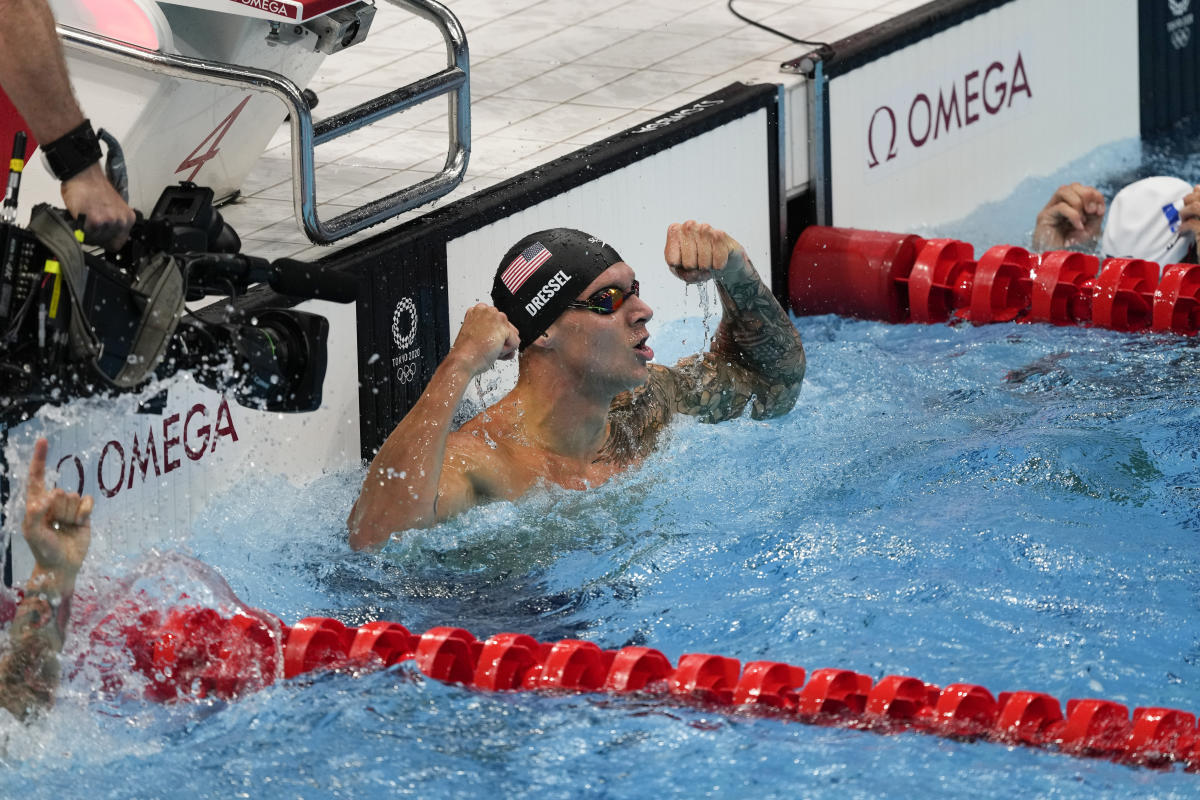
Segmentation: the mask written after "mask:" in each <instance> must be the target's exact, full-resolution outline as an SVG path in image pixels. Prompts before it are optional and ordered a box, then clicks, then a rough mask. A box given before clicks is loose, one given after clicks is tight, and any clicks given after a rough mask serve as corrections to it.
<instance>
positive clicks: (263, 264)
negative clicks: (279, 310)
mask: <svg viewBox="0 0 1200 800" xmlns="http://www.w3.org/2000/svg"><path fill="white" fill-rule="evenodd" d="M176 258H177V259H178V260H179V261H180V263H181V264H182V265H183V267H184V270H185V271H186V273H187V276H188V283H189V285H197V286H202V287H206V288H207V287H213V288H214V289H215V290H216V292H217V293H222V294H223V293H224V292H225V286H226V285H227V284H229V283H232V284H233V285H234V286H237V287H239V288H240V289H243V290H244V289H246V288H247V287H249V286H250V284H252V283H265V284H267V285H268V286H270V287H271V288H272V289H274V290H275V291H276V292H279V293H280V294H286V295H291V296H293V297H303V298H306V299H316V300H330V301H332V302H335V303H353V302H355V301H356V300H358V288H359V281H358V278H357V277H355V276H353V275H347V274H346V273H344V272H339V271H336V270H332V269H329V268H328V267H323V266H321V265H320V264H313V263H309V262H305V261H296V260H295V259H291V258H281V259H278V260H276V261H274V262H271V261H267V260H266V259H265V258H258V257H256V256H248V255H245V254H243V253H184V254H178V255H176Z"/></svg>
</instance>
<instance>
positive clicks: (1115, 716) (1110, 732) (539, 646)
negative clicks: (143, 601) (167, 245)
mask: <svg viewBox="0 0 1200 800" xmlns="http://www.w3.org/2000/svg"><path fill="white" fill-rule="evenodd" d="M1139 269H1141V268H1139ZM1000 272H1001V270H999V269H998V270H995V272H994V274H996V275H999V274H1000ZM1145 275H1146V273H1144V272H1139V273H1138V274H1137V275H1135V276H1132V277H1131V278H1130V280H1131V281H1132V282H1133V283H1132V284H1128V285H1132V286H1133V288H1132V289H1130V291H1140V290H1139V289H1138V288H1137V285H1138V284H1137V281H1138V280H1140V279H1141V278H1144V277H1145ZM994 287H995V284H993V288H994ZM989 291H991V290H989ZM1004 291H1005V292H1011V291H1014V288H1013V287H1012V285H1011V284H1010V286H1009V287H1007V288H1005V289H1004ZM1015 291H1018V292H1019V291H1023V290H1022V289H1021V288H1020V287H1017V288H1016V289H1015ZM1010 296H1011V295H1010ZM1125 313H1132V312H1131V311H1129V310H1127V311H1126V312H1125ZM124 618H125V619H131V620H133V622H131V623H126V624H123V625H122V624H114V620H115V619H116V617H115V615H113V616H110V617H109V618H108V619H106V620H105V622H104V623H102V624H101V625H100V626H98V627H97V629H96V630H95V631H94V632H93V634H92V638H93V640H98V641H102V642H104V643H107V644H109V645H115V644H123V645H124V646H125V647H126V648H127V649H128V650H129V651H130V652H131V654H132V656H133V663H134V666H135V669H136V670H137V671H139V672H141V673H142V674H143V675H145V676H146V678H147V679H148V680H147V683H146V686H145V694H146V696H147V697H148V698H151V699H154V700H158V701H169V700H175V699H179V698H183V697H199V698H204V697H218V698H223V699H231V698H234V697H237V696H239V695H242V694H245V693H247V692H250V691H255V690H258V689H261V688H263V687H265V686H267V685H270V684H271V683H273V682H274V681H276V680H278V679H282V678H292V677H295V676H297V675H301V674H304V673H307V672H312V671H314V670H320V669H339V670H350V671H356V670H365V669H378V668H380V667H386V666H391V665H393V664H396V663H398V662H401V661H407V660H411V661H413V662H414V664H415V666H416V667H417V669H419V670H420V671H421V672H423V673H424V674H425V675H427V676H429V677H430V678H434V679H436V680H439V681H444V682H446V683H453V684H459V685H462V686H467V687H471V688H475V689H482V690H488V691H517V690H531V689H540V690H552V691H574V692H600V691H604V692H614V693H626V692H642V693H648V694H657V695H661V696H664V697H668V698H674V699H677V700H680V701H690V702H701V703H704V704H707V705H709V706H716V707H725V708H729V709H736V708H747V709H749V708H761V709H763V710H764V711H767V712H769V713H770V714H772V715H773V716H776V717H777V718H792V719H796V720H798V721H801V722H807V723H812V724H827V725H842V726H847V727H853V728H857V729H862V730H871V731H878V732H881V733H890V732H899V731H919V732H923V733H929V734H934V735H940V736H949V737H954V738H960V739H983V740H990V741H995V742H1000V743H1004V744H1014V745H1016V744H1019V745H1027V746H1031V747H1044V748H1053V749H1056V750H1058V751H1059V752H1062V753H1066V754H1070V755H1077V756H1089V757H1099V758H1108V759H1113V760H1116V761H1120V762H1123V763H1129V764H1139V765H1148V766H1166V765H1170V764H1173V763H1181V764H1184V765H1185V768H1186V769H1187V770H1189V771H1200V729H1197V724H1196V717H1195V715H1194V714H1191V713H1189V712H1186V711H1180V710H1177V709H1170V708H1137V709H1134V711H1133V714H1132V716H1131V715H1130V713H1129V709H1128V708H1127V707H1126V706H1124V705H1121V704H1119V703H1114V702H1111V701H1109V700H1103V699H1073V700H1068V701H1067V706H1066V714H1065V715H1064V714H1063V710H1062V706H1061V705H1060V704H1059V701H1058V700H1056V699H1055V698H1054V697H1052V696H1050V695H1048V694H1044V693H1041V692H1031V691H1020V692H1002V693H1001V694H1000V695H999V696H998V697H997V696H994V695H992V693H991V692H990V691H988V690H987V689H986V688H984V687H982V686H976V685H974V684H969V683H954V684H951V685H949V686H946V687H945V688H939V687H938V686H934V685H932V684H929V683H925V682H924V681H922V680H920V679H919V678H914V677H910V676H905V675H888V676H885V677H884V678H882V679H880V680H879V681H874V680H872V679H871V677H870V676H868V675H862V674H859V673H856V672H852V671H850V670H844V669H817V670H813V671H812V672H811V673H806V671H805V670H804V669H803V668H802V667H798V666H794V665H792V664H785V663H780V662H775V661H751V662H748V663H747V664H745V665H744V666H743V665H742V664H741V663H740V662H739V661H738V660H737V659H733V658H727V657H725V656H721V655H712V654H706V653H689V654H686V655H683V656H681V657H680V659H679V663H678V664H677V665H676V666H672V665H671V662H670V661H669V660H668V659H667V657H666V656H664V655H663V654H662V653H660V652H659V651H657V650H654V649H651V648H648V647H623V648H621V649H620V650H615V651H614V650H603V649H601V648H600V647H598V646H596V645H595V644H594V643H592V642H586V641H580V640H577V639H563V640H562V641H558V642H554V643H544V642H539V641H537V640H536V639H534V638H533V637H531V636H527V635H525V634H520V633H499V634H496V635H495V636H492V637H490V638H488V639H486V640H484V641H479V640H478V639H476V638H475V636H474V635H472V634H471V633H470V632H469V631H466V630H464V629H462V628H450V627H440V628H433V629H431V630H428V631H426V632H425V633H423V634H420V635H416V634H413V633H410V632H409V630H408V629H407V628H405V627H404V626H403V625H400V624H397V623H394V622H372V623H368V624H366V625H363V626H361V627H359V628H347V627H346V626H345V625H343V624H342V623H341V622H338V621H337V620H334V619H326V618H323V617H308V618H306V619H302V620H300V621H299V622H297V623H296V624H295V625H294V626H292V627H290V628H289V627H288V626H286V625H284V624H282V623H281V622H280V621H279V620H278V618H276V617H274V616H272V615H271V614H268V613H266V612H262V611H248V612H247V613H242V614H237V615H235V616H233V617H231V618H225V617H222V616H221V615H219V614H218V613H217V612H216V611H213V610H212V609H204V608H185V609H172V610H171V611H169V612H167V613H165V614H164V613H159V612H156V611H151V612H145V613H142V614H127V615H126V616H125V617H124Z"/></svg>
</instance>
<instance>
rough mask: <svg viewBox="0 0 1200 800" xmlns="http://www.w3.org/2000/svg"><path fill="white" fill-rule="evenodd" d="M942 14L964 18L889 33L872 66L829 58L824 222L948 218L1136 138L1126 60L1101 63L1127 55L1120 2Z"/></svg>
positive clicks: (1131, 34) (1129, 6)
mask: <svg viewBox="0 0 1200 800" xmlns="http://www.w3.org/2000/svg"><path fill="white" fill-rule="evenodd" d="M952 5H954V6H955V8H956V9H957V11H958V16H961V17H965V18H964V19H963V21H961V22H957V24H954V25H953V26H952V27H948V28H946V29H945V30H941V31H939V32H936V33H933V34H932V35H929V36H927V37H926V38H922V39H919V40H916V41H908V40H910V39H911V38H912V33H911V31H909V30H907V29H906V28H904V27H903V26H897V27H896V29H895V33H894V35H893V36H892V37H890V38H888V39H885V40H883V41H881V42H880V43H879V44H878V45H877V46H876V52H877V53H878V57H875V58H872V57H871V56H872V51H871V49H870V48H866V49H863V50H859V51H856V53H855V56H854V59H853V60H852V62H851V63H847V62H848V61H849V60H844V61H842V62H841V63H839V62H838V61H837V60H836V58H835V59H831V60H830V62H829V64H828V73H827V74H829V75H830V77H828V83H827V85H826V87H825V88H824V91H825V95H826V96H827V98H828V100H827V102H828V128H827V131H828V133H827V137H828V138H827V140H826V141H825V143H824V145H823V149H824V151H825V156H826V157H827V158H828V165H829V171H828V174H827V175H826V176H824V180H823V183H822V185H821V186H819V187H818V190H817V191H818V198H819V202H823V203H824V205H825V208H824V211H825V218H826V220H827V221H828V222H829V223H830V224H834V225H841V226H851V227H863V228H874V229H881V230H897V231H907V230H910V229H913V228H916V227H919V226H928V225H936V224H939V223H943V222H948V221H951V220H955V219H959V218H961V217H963V216H965V215H966V214H967V213H968V212H970V211H971V210H972V209H974V208H976V207H977V206H978V205H980V204H981V203H985V202H988V201H991V200H996V199H999V198H1002V197H1005V196H1007V195H1008V194H1010V193H1011V192H1012V190H1013V189H1014V188H1015V186H1016V185H1017V184H1018V183H1019V182H1020V181H1021V180H1023V179H1024V178H1025V177H1026V176H1028V175H1031V174H1033V175H1035V174H1046V173H1049V172H1053V171H1055V170H1057V169H1059V168H1061V167H1062V165H1063V164H1065V163H1068V162H1070V161H1072V160H1073V159H1075V158H1078V157H1080V156H1082V155H1084V154H1086V153H1088V152H1090V151H1091V150H1093V149H1094V148H1096V147H1099V146H1101V145H1104V144H1107V143H1110V142H1114V141H1117V140H1121V139H1127V138H1133V137H1137V136H1138V134H1139V106H1138V103H1139V81H1138V67H1137V63H1136V59H1133V58H1114V57H1112V54H1114V53H1134V52H1136V48H1137V46H1138V39H1137V30H1138V8H1137V3H1136V2H1135V1H1134V0H1092V1H1091V2H1084V0H1067V1H1066V2H1056V3H1046V2H1043V1H1042V0H1014V1H1013V2H1008V3H999V4H997V3H994V2H991V3H977V4H964V3H956V4H952ZM972 6H975V7H977V9H976V10H978V9H983V10H982V11H981V12H979V13H975V14H974V15H969V14H968V11H970V10H971V8H972ZM940 19H941V20H942V22H945V21H947V20H949V21H953V19H954V18H951V17H945V16H943V18H940ZM900 21H901V20H898V22H900ZM897 42H899V43H900V44H899V46H898V45H897ZM849 44H851V45H852V44H853V42H850V43H849ZM841 45H842V43H835V44H834V45H833V49H834V51H835V52H836V50H837V49H838V47H839V46H841ZM846 70H848V71H846ZM816 157H818V158H819V157H821V153H820V152H818V154H817V156H816ZM1032 213H1033V211H1032V210H1031V219H1032Z"/></svg>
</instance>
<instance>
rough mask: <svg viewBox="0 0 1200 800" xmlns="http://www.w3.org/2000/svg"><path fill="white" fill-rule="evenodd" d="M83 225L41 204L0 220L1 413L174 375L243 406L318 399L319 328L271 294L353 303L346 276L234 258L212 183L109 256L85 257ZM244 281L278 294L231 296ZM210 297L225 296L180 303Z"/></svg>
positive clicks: (305, 405)
mask: <svg viewBox="0 0 1200 800" xmlns="http://www.w3.org/2000/svg"><path fill="white" fill-rule="evenodd" d="M81 229H82V224H81V223H80V222H79V221H77V220H70V219H69V218H68V217H67V216H66V214H65V213H64V212H61V211H59V210H57V209H54V208H51V207H50V206H47V205H39V206H37V207H36V208H35V209H34V212H33V215H32V217H31V219H30V223H29V226H28V227H27V228H23V227H19V226H17V225H15V224H11V223H7V222H0V420H8V421H9V422H14V421H16V420H14V419H11V417H12V415H14V414H15V415H16V419H20V418H23V417H24V416H25V415H27V414H29V413H32V411H34V410H36V409H37V408H38V407H40V406H41V405H43V404H46V403H60V402H65V401H67V400H69V399H71V398H73V397H81V396H90V395H94V394H97V393H102V392H106V391H120V390H125V389H131V388H134V387H137V386H140V385H142V384H144V383H145V382H146V381H148V380H149V379H150V378H152V377H154V376H158V377H166V376H168V375H170V374H173V373H174V372H176V371H178V370H188V371H191V372H192V374H193V375H194V377H195V378H196V379H197V380H198V381H200V382H201V383H203V384H204V385H206V386H209V387H210V388H212V389H214V390H217V391H222V392H225V391H227V392H230V393H231V394H232V395H233V397H234V398H235V399H236V400H237V401H238V402H239V403H241V404H243V405H246V406H249V407H252V408H260V409H264V410H268V411H312V410H315V409H316V408H317V407H318V406H319V405H320V403H321V388H322V383H323V381H324V377H325V368H326V363H327V353H326V341H327V337H328V331H329V323H328V321H327V320H326V319H325V318H324V317H321V316H319V315H317V314H311V313H307V312H303V311H297V310H295V309H293V308H289V307H285V306H287V301H286V299H281V298H280V297H279V295H286V296H289V297H292V298H304V299H308V298H321V299H326V300H333V301H336V302H353V301H354V300H355V299H356V297H357V291H358V287H357V282H356V281H355V280H354V279H352V278H349V277H347V276H345V275H343V274H340V273H335V272H332V271H329V270H328V269H325V268H322V267H320V266H318V265H316V264H308V263H304V262H299V261H292V260H290V259H280V260H277V261H275V262H268V261H267V260H265V259H262V258H256V257H254V256H249V255H246V254H243V253H241V252H239V251H240V249H241V242H240V240H239V238H238V236H237V233H236V232H234V230H233V229H232V228H231V227H230V226H229V225H228V224H226V223H225V221H224V220H223V219H222V218H221V215H220V213H219V212H218V211H217V210H216V209H215V208H214V206H213V192H212V190H211V189H208V188H205V187H200V186H196V185H194V184H191V183H186V182H185V183H181V184H179V185H178V186H170V187H167V189H165V190H164V191H163V193H162V195H161V196H160V197H159V199H158V202H157V203H156V204H155V207H154V210H153V212H152V213H151V214H150V216H149V217H147V218H141V217H139V219H138V221H137V222H136V223H135V225H134V227H133V230H132V232H131V235H130V238H129V242H128V243H127V244H126V245H125V247H124V248H122V250H121V251H120V252H118V253H116V254H111V255H97V254H92V253H86V252H84V250H83V247H82V245H81V244H80V242H81V240H82V233H81ZM254 284H266V285H267V286H269V287H270V288H271V289H273V290H274V292H275V293H271V292H265V291H261V292H259V294H260V295H262V296H263V297H261V298H260V299H259V300H258V302H248V301H247V299H246V298H243V299H242V301H240V302H237V303H235V302H234V300H235V299H237V298H239V296H241V295H245V294H247V293H248V292H254V291H258V290H251V288H250V287H251V286H252V285H254ZM212 295H216V296H219V297H224V298H227V299H226V300H225V301H217V302H214V303H211V304H209V305H207V306H204V307H202V308H199V309H198V310H190V309H189V308H188V306H187V305H186V303H187V302H196V301H200V300H202V299H203V298H205V297H206V296H212ZM0 427H3V425H0Z"/></svg>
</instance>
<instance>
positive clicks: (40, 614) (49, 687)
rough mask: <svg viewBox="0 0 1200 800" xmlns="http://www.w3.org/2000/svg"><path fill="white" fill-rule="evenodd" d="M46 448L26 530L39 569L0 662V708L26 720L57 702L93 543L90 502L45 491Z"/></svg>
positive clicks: (38, 456)
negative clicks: (75, 603) (63, 656)
mask: <svg viewBox="0 0 1200 800" xmlns="http://www.w3.org/2000/svg"><path fill="white" fill-rule="evenodd" d="M48 447H49V446H48V445H47V443H46V440H45V439H38V441H37V444H35V445H34V448H33V458H32V459H31V460H30V463H29V483H28V487H27V489H26V497H25V520H24V523H23V526H22V527H23V530H24V533H25V541H26V542H28V543H29V549H30V550H32V551H33V557H34V561H35V565H34V568H33V575H32V576H31V577H30V579H29V582H28V583H27V584H26V586H25V596H24V598H23V599H22V600H21V604H20V605H19V606H17V614H16V617H14V618H13V623H12V626H11V628H10V629H9V650H8V653H7V654H6V655H5V656H4V658H3V659H2V660H0V705H3V706H4V707H5V708H7V709H8V710H9V711H11V712H12V713H13V714H14V715H15V716H17V717H20V718H22V719H24V718H25V717H27V716H28V715H29V714H30V713H32V712H33V711H35V710H37V709H39V708H42V707H44V706H48V705H50V703H51V702H52V701H53V699H54V688H55V687H56V686H57V685H58V653H59V652H60V651H61V650H62V647H63V641H64V639H65V638H66V632H67V620H68V619H70V616H71V597H72V595H73V594H74V592H75V576H76V575H78V573H79V568H80V566H82V564H83V559H84V556H86V555H87V551H88V545H89V544H90V543H91V541H92V526H91V515H92V498H91V497H90V496H87V495H84V496H83V497H80V496H79V495H78V494H74V493H68V492H64V491H63V490H62V489H54V490H52V491H46V482H45V472H46V451H47V449H48Z"/></svg>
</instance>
